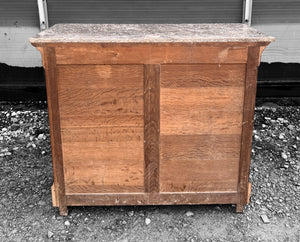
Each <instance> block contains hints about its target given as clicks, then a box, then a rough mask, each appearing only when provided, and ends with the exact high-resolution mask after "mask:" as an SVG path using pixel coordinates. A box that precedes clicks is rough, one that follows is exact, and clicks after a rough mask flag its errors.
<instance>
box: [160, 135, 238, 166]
mask: <svg viewBox="0 0 300 242" xmlns="http://www.w3.org/2000/svg"><path fill="white" fill-rule="evenodd" d="M240 144H241V135H161V136H160V159H161V163H162V162H167V161H170V160H191V159H200V158H201V159H204V160H224V159H239V157H240Z"/></svg>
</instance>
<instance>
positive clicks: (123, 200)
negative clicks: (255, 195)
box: [67, 192, 238, 206]
mask: <svg viewBox="0 0 300 242" xmlns="http://www.w3.org/2000/svg"><path fill="white" fill-rule="evenodd" d="M237 201H238V193H236V192H195V193H161V194H156V195H155V196H152V198H151V199H149V194H143V193H129V194H122V193H121V194H114V193H110V194H109V193H106V194H72V195H67V204H68V205H69V206H111V205H146V204H147V205H177V204H178V205H179V204H232V203H236V202H237Z"/></svg>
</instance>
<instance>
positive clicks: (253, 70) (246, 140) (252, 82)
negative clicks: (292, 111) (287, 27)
mask: <svg viewBox="0 0 300 242" xmlns="http://www.w3.org/2000/svg"><path fill="white" fill-rule="evenodd" d="M259 54H260V47H259V46H257V47H249V48H248V62H247V69H246V80H245V92H244V110H243V123H242V142H241V155H240V165H239V183H238V192H239V194H240V202H239V203H237V206H236V211H237V212H243V208H244V205H245V204H246V203H247V197H248V189H249V186H248V181H249V169H250V161H251V148H252V131H253V121H254V108H255V97H256V80H257V68H258V65H259Z"/></svg>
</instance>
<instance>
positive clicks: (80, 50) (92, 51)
mask: <svg viewBox="0 0 300 242" xmlns="http://www.w3.org/2000/svg"><path fill="white" fill-rule="evenodd" d="M69 46H70V47H69ZM69 46H68V44H65V45H61V46H59V47H56V48H55V49H56V55H57V56H56V58H57V63H58V64H85V65H86V64H157V63H185V64H186V63H246V62H247V48H246V46H234V45H231V46H230V45H228V44H225V45H223V46H216V45H214V44H212V45H201V44H200V45H199V44H180V43H179V44H172V45H170V44H131V45H128V44H77V45H74V44H73V45H69Z"/></svg>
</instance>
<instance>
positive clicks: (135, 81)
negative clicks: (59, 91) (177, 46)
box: [57, 65, 144, 90]
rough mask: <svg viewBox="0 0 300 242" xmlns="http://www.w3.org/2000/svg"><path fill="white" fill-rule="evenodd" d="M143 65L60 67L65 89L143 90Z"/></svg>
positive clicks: (62, 83) (59, 78)
mask: <svg viewBox="0 0 300 242" xmlns="http://www.w3.org/2000/svg"><path fill="white" fill-rule="evenodd" d="M143 72H144V69H143V65H58V68H57V76H58V80H59V81H60V85H61V86H62V87H63V88H66V89H67V88H68V89H72V88H74V87H77V88H86V87H89V88H91V89H94V90H95V89H96V90H97V89H102V88H114V87H123V88H129V87H131V88H132V87H133V88H135V87H139V88H143Z"/></svg>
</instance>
